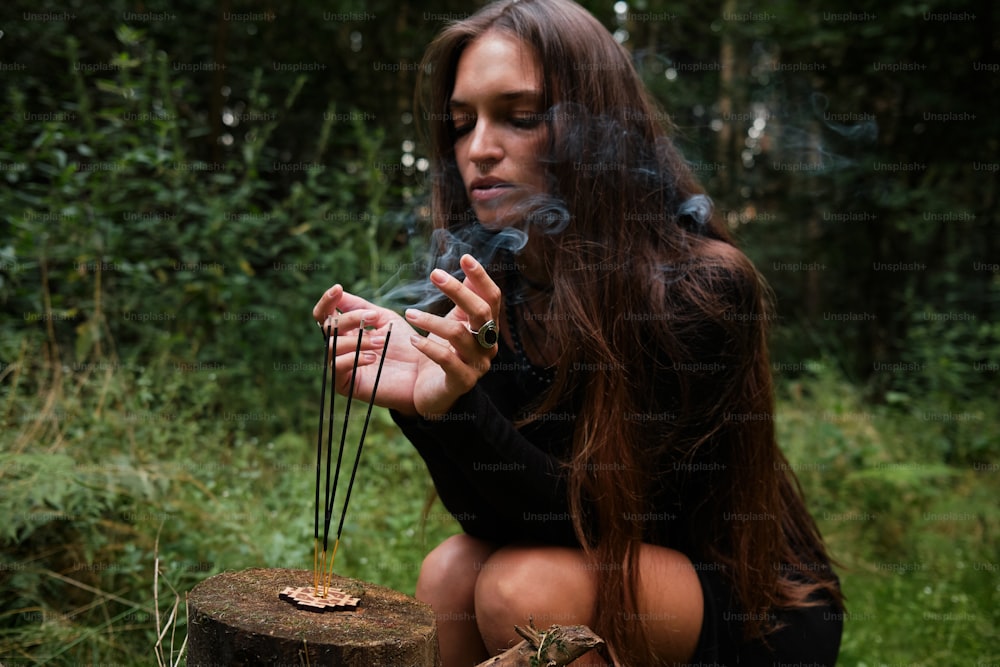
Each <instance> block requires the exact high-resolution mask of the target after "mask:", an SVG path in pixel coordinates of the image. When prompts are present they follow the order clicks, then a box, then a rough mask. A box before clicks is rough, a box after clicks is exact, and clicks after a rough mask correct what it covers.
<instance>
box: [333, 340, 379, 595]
mask: <svg viewBox="0 0 1000 667" xmlns="http://www.w3.org/2000/svg"><path fill="white" fill-rule="evenodd" d="M390 336H392V323H391V322H390V323H389V329H388V330H387V331H386V332H385V343H384V344H383V345H382V358H381V359H379V362H378V370H377V371H376V372H375V382H374V383H373V384H372V395H371V397H370V398H369V399H368V412H367V413H365V424H364V426H363V427H362V429H361V439H360V440H358V451H357V453H356V454H355V455H354V467H353V468H352V469H351V479H350V481H349V482H348V483H347V495H346V496H345V497H344V507H343V508H342V509H341V511H340V523H339V524H338V525H337V538H336V539H335V540H334V542H333V555H332V556H331V557H330V568H329V571H328V573H327V580H328V581H329V579H330V577H331V576H332V575H333V563H334V560H336V558H337V547H339V546H340V535H341V533H343V530H344V519H345V518H346V517H347V506H348V505H349V504H350V502H351V490H352V489H354V478H355V476H356V475H357V474H358V464H359V463H360V462H361V450H362V448H364V446H365V435H367V434H368V423H369V422H370V421H371V417H372V408H373V407H375V392H377V391H378V381H379V379H380V378H381V377H382V365H383V364H384V363H385V353H386V351H387V350H388V349H389V337H390Z"/></svg>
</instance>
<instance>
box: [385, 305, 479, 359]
mask: <svg viewBox="0 0 1000 667" xmlns="http://www.w3.org/2000/svg"><path fill="white" fill-rule="evenodd" d="M404 315H405V316H406V319H407V321H408V322H410V323H411V324H412V325H414V326H415V327H417V328H418V329H423V330H424V331H428V332H430V333H431V334H433V335H435V336H437V337H438V338H440V339H444V340H446V341H448V343H450V344H451V346H452V347H454V348H455V350H457V351H458V352H459V356H460V358H461V359H462V360H464V361H466V362H471V361H472V360H474V359H476V358H477V357H478V356H479V353H481V352H484V350H483V348H482V347H481V346H480V345H479V342H478V341H476V338H475V336H473V335H472V334H471V333H470V332H469V325H468V323H466V322H465V321H463V320H456V319H454V318H451V317H439V316H437V315H431V314H430V313H425V312H423V311H420V310H417V309H416V308H408V309H407V310H406V312H405V313H404ZM491 356H492V355H491Z"/></svg>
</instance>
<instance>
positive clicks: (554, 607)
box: [475, 546, 597, 652]
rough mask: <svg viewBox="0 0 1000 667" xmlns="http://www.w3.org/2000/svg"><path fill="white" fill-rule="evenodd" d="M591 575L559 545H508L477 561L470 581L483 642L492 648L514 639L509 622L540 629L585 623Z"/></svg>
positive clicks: (573, 553) (580, 560) (577, 553)
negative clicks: (475, 575) (477, 572)
mask: <svg viewBox="0 0 1000 667" xmlns="http://www.w3.org/2000/svg"><path fill="white" fill-rule="evenodd" d="M596 583H597V581H596V578H595V577H594V576H593V572H592V571H591V570H590V569H589V568H587V567H586V561H585V560H584V557H583V554H582V553H581V552H580V551H578V550H575V549H564V548H559V547H528V546H508V547H504V548H502V549H500V550H498V551H496V552H495V553H494V554H493V555H492V556H490V558H489V559H488V560H487V561H486V562H485V563H484V564H483V566H482V572H481V573H480V575H479V578H478V579H477V581H476V590H475V608H476V619H477V621H478V623H479V629H480V632H481V633H482V636H483V640H484V642H485V643H486V646H487V648H488V649H490V650H491V651H493V652H495V651H498V650H501V649H504V648H506V647H507V646H509V645H511V644H512V643H516V642H517V641H519V637H518V636H517V635H516V633H515V631H514V625H527V624H528V622H529V619H530V620H531V621H532V622H534V624H535V625H536V627H538V628H540V629H544V628H548V627H549V626H551V625H553V624H559V625H573V624H584V625H587V624H590V623H591V621H592V615H593V606H594V600H595V595H596Z"/></svg>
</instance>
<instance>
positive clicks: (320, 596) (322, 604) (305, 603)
mask: <svg viewBox="0 0 1000 667" xmlns="http://www.w3.org/2000/svg"><path fill="white" fill-rule="evenodd" d="M278 597H279V598H281V599H282V600H284V601H285V602H291V603H292V604H293V605H295V606H296V607H298V608H299V609H305V610H306V611H354V610H355V609H357V608H358V602H360V601H361V600H360V599H359V598H353V597H351V596H350V595H348V594H347V593H345V592H344V591H342V590H340V589H339V588H329V589H324V587H323V585H322V584H320V585H319V590H318V591H317V590H316V588H314V587H313V586H285V587H284V588H283V589H281V592H280V593H278Z"/></svg>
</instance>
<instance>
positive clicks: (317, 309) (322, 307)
mask: <svg viewBox="0 0 1000 667" xmlns="http://www.w3.org/2000/svg"><path fill="white" fill-rule="evenodd" d="M343 296H344V288H343V287H341V286H340V285H334V286H333V287H331V288H330V289H328V290H327V291H326V292H324V293H323V296H321V297H320V298H319V301H317V302H316V305H315V306H313V319H314V320H316V322H318V323H319V324H320V326H322V325H323V323H324V322H326V318H327V317H329V316H330V315H334V314H336V312H337V305H338V304H339V303H340V300H341V298H342V297H343Z"/></svg>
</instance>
